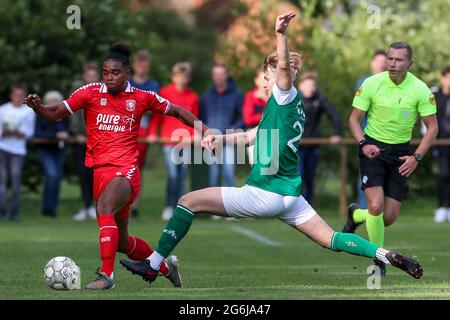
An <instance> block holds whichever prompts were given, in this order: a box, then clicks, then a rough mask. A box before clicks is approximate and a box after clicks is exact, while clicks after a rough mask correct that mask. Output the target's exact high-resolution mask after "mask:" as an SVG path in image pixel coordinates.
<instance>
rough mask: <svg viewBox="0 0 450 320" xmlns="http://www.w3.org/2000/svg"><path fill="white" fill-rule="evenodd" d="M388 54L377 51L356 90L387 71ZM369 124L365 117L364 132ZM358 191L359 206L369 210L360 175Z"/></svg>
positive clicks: (362, 126) (363, 121)
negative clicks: (369, 79) (368, 79)
mask: <svg viewBox="0 0 450 320" xmlns="http://www.w3.org/2000/svg"><path fill="white" fill-rule="evenodd" d="M387 65H388V61H387V54H386V51H385V50H383V49H378V50H375V52H374V53H373V55H372V60H371V61H370V70H371V72H370V73H369V74H366V75H364V76H362V77H361V78H359V79H358V81H356V90H355V91H358V90H359V88H360V87H361V85H362V83H363V82H364V80H366V79H367V78H368V77H370V76H373V75H374V74H377V73H380V72H383V71H386V70H387ZM366 124H367V115H365V116H364V118H363V119H362V121H361V128H362V129H363V130H364V128H365V127H366ZM356 190H357V193H358V205H359V207H360V208H361V209H367V199H366V195H365V194H364V191H362V190H361V177H360V175H358V181H357V182H356Z"/></svg>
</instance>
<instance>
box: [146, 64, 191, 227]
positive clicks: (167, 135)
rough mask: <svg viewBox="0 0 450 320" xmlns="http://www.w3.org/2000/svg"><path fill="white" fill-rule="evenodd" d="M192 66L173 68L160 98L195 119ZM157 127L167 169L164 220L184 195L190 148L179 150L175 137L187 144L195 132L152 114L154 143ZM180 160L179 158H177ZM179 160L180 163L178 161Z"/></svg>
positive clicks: (182, 65)
mask: <svg viewBox="0 0 450 320" xmlns="http://www.w3.org/2000/svg"><path fill="white" fill-rule="evenodd" d="M191 73H192V67H191V65H190V63H188V62H179V63H177V64H175V65H174V66H173V68H172V83H171V84H169V85H167V86H165V87H163V88H162V89H161V91H160V95H161V96H162V97H163V98H166V99H169V100H170V101H172V103H174V104H176V105H179V106H181V107H182V108H185V109H186V110H188V111H190V112H191V113H192V114H193V115H195V116H198V113H199V102H198V96H197V94H196V93H195V92H194V91H192V90H191V88H189V82H190V80H191ZM158 128H160V137H161V140H162V144H163V151H164V160H165V164H166V169H167V187H166V207H165V209H164V211H163V213H162V215H161V218H162V219H163V220H165V221H167V220H169V219H170V218H171V217H172V214H173V210H174V209H175V207H176V205H177V203H178V199H179V198H180V197H181V196H182V195H183V194H184V184H185V182H184V181H185V178H186V174H187V171H188V166H187V164H188V163H189V161H190V148H181V150H180V148H179V145H178V146H177V142H176V141H177V140H178V137H183V139H187V140H188V141H190V139H191V138H193V134H194V130H193V128H190V127H188V126H186V125H184V124H183V123H181V121H180V120H178V119H176V118H173V117H165V116H163V115H162V114H156V113H155V114H153V115H152V121H151V124H150V136H149V141H155V140H156V136H157V134H158ZM180 157H181V158H180ZM178 159H182V160H183V161H182V162H181V163H179V162H180V161H177V160H178Z"/></svg>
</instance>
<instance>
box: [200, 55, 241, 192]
mask: <svg viewBox="0 0 450 320" xmlns="http://www.w3.org/2000/svg"><path fill="white" fill-rule="evenodd" d="M211 74H212V80H213V85H212V87H211V88H209V89H208V90H207V91H206V92H205V93H204V94H203V95H202V97H201V99H200V120H202V121H203V122H204V123H205V124H206V125H207V126H208V127H209V128H214V129H217V130H220V131H221V132H222V133H226V129H241V128H242V127H243V122H242V102H243V95H242V93H241V92H240V91H239V89H238V88H237V87H236V83H235V81H234V80H233V79H232V78H231V77H230V76H229V74H228V69H227V66H226V65H225V64H221V63H216V64H214V66H213V68H212V72H211ZM234 159H235V157H234V146H224V148H223V152H222V153H221V159H216V161H217V162H218V163H219V164H217V163H213V164H211V165H210V166H209V184H210V186H220V185H221V172H220V171H221V169H222V170H223V175H224V177H225V184H226V185H227V186H228V187H233V186H234V172H235V166H236V164H235V160H234ZM222 163H223V164H222Z"/></svg>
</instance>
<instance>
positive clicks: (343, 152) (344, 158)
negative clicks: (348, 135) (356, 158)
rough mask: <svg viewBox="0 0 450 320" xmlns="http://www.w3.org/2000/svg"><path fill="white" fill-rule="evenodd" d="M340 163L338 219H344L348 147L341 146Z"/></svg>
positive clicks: (345, 145)
mask: <svg viewBox="0 0 450 320" xmlns="http://www.w3.org/2000/svg"><path fill="white" fill-rule="evenodd" d="M340 160H341V162H340V176H341V191H340V194H339V217H341V218H344V217H345V211H346V207H347V180H348V169H347V161H348V146H347V144H345V143H343V144H341V159H340Z"/></svg>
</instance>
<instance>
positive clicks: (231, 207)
mask: <svg viewBox="0 0 450 320" xmlns="http://www.w3.org/2000/svg"><path fill="white" fill-rule="evenodd" d="M222 199H223V205H224V207H225V210H226V212H227V213H228V215H229V216H230V217H233V218H237V219H239V218H278V219H279V220H282V221H284V222H286V223H287V224H289V225H291V226H297V225H300V224H302V223H305V222H307V221H308V220H309V219H311V218H312V217H313V216H314V215H315V214H316V211H315V210H314V209H313V208H312V207H311V205H310V204H309V203H308V202H307V201H306V200H305V198H303V197H302V196H299V197H294V196H283V195H281V194H278V193H274V192H270V191H266V190H263V189H260V188H256V187H253V186H249V185H245V186H243V187H241V188H234V187H223V188H222Z"/></svg>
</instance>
